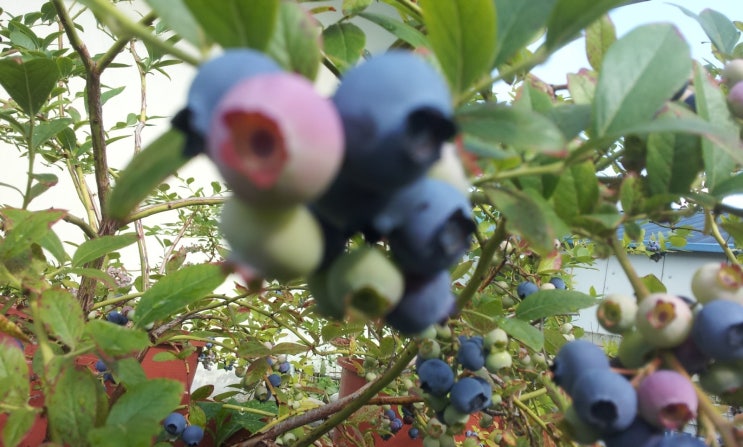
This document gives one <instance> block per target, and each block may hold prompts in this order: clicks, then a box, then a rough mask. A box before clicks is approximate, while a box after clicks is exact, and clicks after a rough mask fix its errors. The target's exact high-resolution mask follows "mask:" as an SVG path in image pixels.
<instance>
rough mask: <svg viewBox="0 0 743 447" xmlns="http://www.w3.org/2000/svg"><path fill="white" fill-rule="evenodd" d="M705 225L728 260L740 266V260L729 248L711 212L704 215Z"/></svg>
mask: <svg viewBox="0 0 743 447" xmlns="http://www.w3.org/2000/svg"><path fill="white" fill-rule="evenodd" d="M704 225H705V226H706V227H707V228H709V230H710V233H711V234H712V237H714V238H715V241H717V243H718V244H719V245H720V248H722V251H724V252H725V257H726V258H728V260H729V261H730V262H731V263H733V264H738V259H737V258H736V257H735V253H733V251H732V250H731V249H730V247H728V244H727V241H725V239H724V238H723V237H722V234H721V233H720V227H719V226H717V222H716V221H715V217H714V216H713V215H712V213H710V212H705V213H704Z"/></svg>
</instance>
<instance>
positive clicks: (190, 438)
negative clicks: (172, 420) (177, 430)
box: [181, 425, 204, 447]
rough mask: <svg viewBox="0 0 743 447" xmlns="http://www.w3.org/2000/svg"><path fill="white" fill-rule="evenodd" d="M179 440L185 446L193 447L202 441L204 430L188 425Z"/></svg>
mask: <svg viewBox="0 0 743 447" xmlns="http://www.w3.org/2000/svg"><path fill="white" fill-rule="evenodd" d="M181 439H183V442H184V443H185V444H186V445H187V446H189V447H195V446H197V445H199V443H200V442H201V440H202V439H204V429H203V428H201V427H199V426H198V425H189V426H188V427H186V429H185V430H183V433H181Z"/></svg>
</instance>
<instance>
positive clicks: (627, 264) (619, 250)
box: [609, 234, 650, 301]
mask: <svg viewBox="0 0 743 447" xmlns="http://www.w3.org/2000/svg"><path fill="white" fill-rule="evenodd" d="M609 243H610V244H611V247H612V249H613V251H614V255H615V256H616V258H617V261H618V262H619V265H620V266H621V267H622V270H624V274H625V275H627V279H629V282H630V284H632V288H633V289H634V291H635V295H636V296H637V301H641V300H642V299H643V298H645V297H646V296H648V295H650V291H649V290H648V288H647V286H645V283H644V282H642V279H641V278H640V277H639V276H638V275H637V271H636V270H635V268H634V267H633V266H632V262H631V261H630V259H629V256H627V251H625V249H624V247H622V244H621V242H620V241H619V238H617V235H616V234H613V235H612V236H611V238H610V239H609Z"/></svg>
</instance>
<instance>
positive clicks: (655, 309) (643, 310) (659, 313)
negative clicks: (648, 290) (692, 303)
mask: <svg viewBox="0 0 743 447" xmlns="http://www.w3.org/2000/svg"><path fill="white" fill-rule="evenodd" d="M635 324H636V326H637V330H638V331H640V333H641V334H642V336H643V337H644V338H645V340H646V341H647V342H648V344H651V345H653V346H656V347H659V348H671V347H674V346H677V345H679V344H681V342H683V341H684V340H685V339H686V337H687V336H688V335H689V332H691V326H692V314H691V309H689V306H688V305H687V304H686V303H685V302H684V300H682V299H681V298H679V297H678V296H676V295H670V294H667V293H653V294H650V295H648V296H646V297H645V298H643V299H642V301H640V304H639V305H638V307H637V316H636V318H635Z"/></svg>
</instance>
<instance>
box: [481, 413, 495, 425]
mask: <svg viewBox="0 0 743 447" xmlns="http://www.w3.org/2000/svg"><path fill="white" fill-rule="evenodd" d="M478 424H479V425H480V428H490V427H492V426H493V416H491V415H489V414H487V413H482V414H481V415H480V421H479V422H478Z"/></svg>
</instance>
